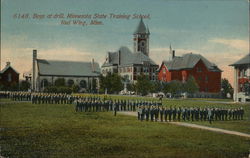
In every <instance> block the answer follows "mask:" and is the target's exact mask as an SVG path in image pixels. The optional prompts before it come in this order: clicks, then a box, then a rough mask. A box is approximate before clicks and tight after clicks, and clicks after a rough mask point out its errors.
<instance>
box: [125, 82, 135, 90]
mask: <svg viewBox="0 0 250 158" xmlns="http://www.w3.org/2000/svg"><path fill="white" fill-rule="evenodd" d="M127 90H128V91H135V84H133V83H127Z"/></svg>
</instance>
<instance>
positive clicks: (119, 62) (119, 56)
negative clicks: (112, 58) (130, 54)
mask: <svg viewBox="0 0 250 158" xmlns="http://www.w3.org/2000/svg"><path fill="white" fill-rule="evenodd" d="M120 64H121V51H120V50H119V52H118V65H120Z"/></svg>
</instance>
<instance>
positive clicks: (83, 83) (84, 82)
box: [80, 80, 87, 88]
mask: <svg viewBox="0 0 250 158" xmlns="http://www.w3.org/2000/svg"><path fill="white" fill-rule="evenodd" d="M86 86H87V83H86V81H85V80H81V81H80V87H81V88H86Z"/></svg>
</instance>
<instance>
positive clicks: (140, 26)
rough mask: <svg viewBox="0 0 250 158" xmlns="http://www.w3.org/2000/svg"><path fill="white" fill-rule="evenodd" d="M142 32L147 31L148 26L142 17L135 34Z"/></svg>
mask: <svg viewBox="0 0 250 158" xmlns="http://www.w3.org/2000/svg"><path fill="white" fill-rule="evenodd" d="M141 33H147V28H146V26H145V24H144V22H143V20H142V18H141V20H140V22H139V25H138V26H137V28H136V30H135V32H134V35H135V34H141Z"/></svg>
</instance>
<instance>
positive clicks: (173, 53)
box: [172, 50, 175, 59]
mask: <svg viewBox="0 0 250 158" xmlns="http://www.w3.org/2000/svg"><path fill="white" fill-rule="evenodd" d="M174 57H175V50H173V52H172V59H174Z"/></svg>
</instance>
